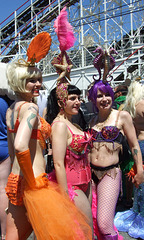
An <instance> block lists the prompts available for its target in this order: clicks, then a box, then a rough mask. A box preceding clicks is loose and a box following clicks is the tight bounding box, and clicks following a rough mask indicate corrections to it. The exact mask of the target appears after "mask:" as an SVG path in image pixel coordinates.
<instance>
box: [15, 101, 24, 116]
mask: <svg viewBox="0 0 144 240" xmlns="http://www.w3.org/2000/svg"><path fill="white" fill-rule="evenodd" d="M25 103H26V102H24V103H22V104H21V105H20V106H19V107H18V108H17V111H18V114H17V119H19V115H20V110H21V108H22V106H23V105H24V104H25Z"/></svg>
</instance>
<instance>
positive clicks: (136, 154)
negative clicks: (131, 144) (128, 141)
mask: <svg viewBox="0 0 144 240" xmlns="http://www.w3.org/2000/svg"><path fill="white" fill-rule="evenodd" d="M132 156H133V158H134V162H135V163H137V160H138V149H137V148H134V149H133V151H132Z"/></svg>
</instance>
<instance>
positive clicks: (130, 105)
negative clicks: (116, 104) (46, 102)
mask: <svg viewBox="0 0 144 240" xmlns="http://www.w3.org/2000/svg"><path fill="white" fill-rule="evenodd" d="M142 99H144V85H142V84H141V83H140V82H137V81H133V82H132V83H131V84H130V86H129V88H128V93H127V96H126V100H125V104H124V109H123V110H126V111H127V112H129V113H130V115H131V117H132V118H134V117H135V114H136V104H137V103H138V102H139V101H140V100H142Z"/></svg>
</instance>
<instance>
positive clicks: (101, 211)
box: [97, 170, 121, 235]
mask: <svg viewBox="0 0 144 240" xmlns="http://www.w3.org/2000/svg"><path fill="white" fill-rule="evenodd" d="M120 182H121V172H120V170H118V173H117V175H116V178H115V179H112V178H111V177H110V176H108V175H105V176H104V177H103V178H102V180H101V181H100V182H99V183H98V184H97V223H98V226H99V230H100V232H101V234H103V235H105V234H112V235H115V230H114V224H113V220H114V215H115V208H116V203H117V199H118V196H119V191H120Z"/></svg>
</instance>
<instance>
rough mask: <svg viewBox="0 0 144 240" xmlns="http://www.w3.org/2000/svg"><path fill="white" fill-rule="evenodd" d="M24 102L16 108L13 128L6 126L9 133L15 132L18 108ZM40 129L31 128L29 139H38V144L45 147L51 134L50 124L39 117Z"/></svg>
mask: <svg viewBox="0 0 144 240" xmlns="http://www.w3.org/2000/svg"><path fill="white" fill-rule="evenodd" d="M25 103H26V102H24V103H22V104H21V105H20V106H19V108H18V115H17V119H16V122H15V125H14V129H11V128H8V130H9V132H10V133H16V132H17V130H18V127H19V124H20V122H19V115H20V110H21V108H22V106H23V105H24V104H25ZM39 118H40V129H33V130H32V134H31V139H38V140H39V141H40V145H41V147H42V149H45V148H46V142H45V141H46V140H47V139H48V138H49V137H50V134H51V126H50V124H49V123H48V122H47V121H46V120H45V119H44V118H42V117H40V116H39Z"/></svg>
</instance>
